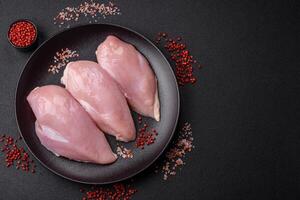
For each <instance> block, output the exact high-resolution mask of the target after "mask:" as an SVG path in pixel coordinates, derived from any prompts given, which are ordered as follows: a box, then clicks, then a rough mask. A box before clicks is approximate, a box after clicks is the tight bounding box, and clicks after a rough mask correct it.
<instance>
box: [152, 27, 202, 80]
mask: <svg viewBox="0 0 300 200" xmlns="http://www.w3.org/2000/svg"><path fill="white" fill-rule="evenodd" d="M162 39H164V40H162ZM155 41H156V43H157V44H159V43H162V44H163V46H164V48H165V49H166V50H167V52H168V53H169V56H170V58H171V60H172V61H173V62H174V63H175V67H176V68H175V75H176V77H177V81H178V84H179V85H181V86H183V85H186V84H194V83H195V82H196V80H197V78H196V77H195V76H194V71H193V65H194V64H195V63H197V61H196V60H195V59H194V58H193V56H192V55H191V54H190V51H189V50H188V49H187V47H186V44H184V43H183V42H182V38H181V37H175V38H174V39H172V38H169V37H168V34H167V33H158V35H157V37H156V39H155ZM163 41H164V42H163Z"/></svg>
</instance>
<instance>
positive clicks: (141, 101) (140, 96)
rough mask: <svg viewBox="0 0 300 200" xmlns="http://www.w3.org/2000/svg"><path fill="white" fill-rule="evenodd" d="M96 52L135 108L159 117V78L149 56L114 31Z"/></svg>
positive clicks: (147, 114) (101, 63)
mask: <svg viewBox="0 0 300 200" xmlns="http://www.w3.org/2000/svg"><path fill="white" fill-rule="evenodd" d="M96 56H97V60H98V63H99V64H100V66H101V67H102V68H103V69H105V70H106V71H107V72H108V73H109V74H110V75H111V76H112V77H113V78H114V79H115V81H116V82H118V84H119V86H120V87H121V90H122V92H123V93H124V95H125V97H126V98H127V100H128V102H129V104H130V106H131V107H132V108H133V110H135V111H136V112H138V113H140V114H142V115H145V116H148V117H152V118H154V119H155V120H156V121H159V120H160V111H159V107H160V106H159V99H158V91H157V80H156V77H155V75H154V73H153V71H152V69H151V67H150V66H149V63H148V61H147V60H146V58H145V57H144V56H143V55H142V54H141V53H140V52H138V51H137V50H136V49H135V47H134V46H132V45H131V44H128V43H126V42H123V41H121V40H120V39H119V38H117V37H115V36H111V35H110V36H108V37H107V38H106V39H105V41H104V42H102V43H101V44H100V45H99V46H98V48H97V51H96Z"/></svg>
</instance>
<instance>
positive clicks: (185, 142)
mask: <svg viewBox="0 0 300 200" xmlns="http://www.w3.org/2000/svg"><path fill="white" fill-rule="evenodd" d="M193 140H194V138H193V135H192V127H191V124H190V123H187V122H186V123H185V124H184V126H183V127H182V129H181V130H180V131H179V136H178V138H177V139H176V140H175V141H174V142H173V143H172V144H171V148H170V149H169V150H168V151H167V152H166V154H165V160H164V161H163V166H162V173H163V175H164V176H163V179H164V180H167V179H168V178H169V176H174V175H176V171H177V169H178V168H180V167H181V166H182V165H184V164H185V163H184V161H183V159H184V157H185V155H186V154H187V153H188V152H191V151H192V149H193V148H194V146H193ZM155 172H158V170H155Z"/></svg>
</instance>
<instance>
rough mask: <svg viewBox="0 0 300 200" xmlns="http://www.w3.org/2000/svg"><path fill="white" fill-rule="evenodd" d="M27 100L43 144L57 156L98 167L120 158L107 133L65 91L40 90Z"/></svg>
mask: <svg viewBox="0 0 300 200" xmlns="http://www.w3.org/2000/svg"><path fill="white" fill-rule="evenodd" d="M27 100H28V102H29V104H30V106H31V108H32V110H33V112H34V114H35V117H36V122H35V129H36V134H37V136H38V138H39V140H40V142H41V143H42V145H43V146H45V147H46V148H47V149H48V150H49V151H51V152H53V153H54V154H55V155H57V156H64V157H67V158H69V159H72V160H76V161H82V162H92V163H98V164H108V163H112V162H114V161H115V160H116V159H117V156H116V155H115V154H114V153H113V152H112V150H111V148H110V146H109V144H108V142H107V140H106V138H105V136H104V134H103V133H102V132H101V131H100V130H99V129H98V128H97V126H96V124H95V123H94V122H93V121H92V119H91V118H90V116H89V115H88V114H87V112H86V111H85V110H84V109H83V108H82V107H81V105H80V104H79V103H78V102H77V101H76V100H75V99H74V98H73V97H72V96H71V94H70V93H69V92H68V91H67V90H66V89H64V88H62V87H59V86H54V85H48V86H43V87H38V88H35V89H34V90H32V91H31V92H30V94H29V95H28V97H27Z"/></svg>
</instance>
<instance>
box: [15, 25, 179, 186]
mask: <svg viewBox="0 0 300 200" xmlns="http://www.w3.org/2000/svg"><path fill="white" fill-rule="evenodd" d="M95 25H100V26H101V25H106V26H114V27H117V28H121V29H125V30H127V31H129V32H132V33H134V34H136V35H138V36H139V37H141V38H142V39H144V40H145V41H146V42H148V43H149V44H150V45H151V46H153V47H154V48H155V49H156V51H158V53H159V54H160V55H161V56H162V57H163V59H164V60H165V61H166V63H167V64H168V67H169V68H170V70H171V74H172V76H173V78H174V80H175V86H176V87H175V88H176V93H177V115H176V118H175V125H174V127H173V129H172V133H171V134H170V137H169V139H168V141H167V143H166V144H165V146H164V147H163V148H162V150H161V151H160V153H159V154H158V155H157V156H156V157H155V158H154V159H153V160H152V161H151V162H149V164H148V165H146V166H144V167H142V168H141V169H140V170H137V171H136V172H134V173H132V174H131V175H128V176H125V177H123V178H121V179H118V180H112V181H106V182H101V183H100V182H89V181H82V180H78V179H75V178H70V177H68V176H65V175H63V174H61V173H59V172H57V171H55V170H54V169H52V168H50V167H49V166H48V165H46V164H45V163H44V162H42V161H41V160H40V159H39V158H38V156H37V155H35V153H34V152H33V151H32V150H31V148H30V147H29V145H28V144H27V142H26V141H25V140H24V139H23V138H24V136H23V134H22V132H21V130H20V126H19V119H18V114H17V110H18V109H17V108H18V105H17V96H18V91H19V90H20V80H21V78H22V76H23V74H24V71H25V70H26V66H27V65H28V63H29V61H30V60H31V58H32V57H33V56H34V55H35V54H36V53H37V52H38V51H39V49H41V48H42V47H43V46H44V45H45V44H46V43H47V42H48V41H50V40H51V39H52V38H54V37H56V36H57V35H60V34H62V33H64V32H68V31H70V30H72V29H76V28H79V27H88V26H95ZM14 105H15V119H16V123H17V128H18V132H19V134H20V136H21V137H22V139H23V142H24V143H25V145H26V147H27V149H28V150H29V151H30V153H31V154H32V155H33V156H34V157H35V159H36V160H38V161H39V163H40V164H41V165H42V166H43V167H45V168H46V169H48V170H49V171H51V172H52V173H54V174H55V175H58V176H60V177H62V178H65V179H67V180H70V181H73V182H77V183H83V184H91V185H106V184H112V183H117V182H121V181H124V180H127V179H129V178H132V177H134V176H136V175H137V174H139V173H141V172H142V171H144V170H146V169H147V168H149V167H150V166H151V165H152V164H153V163H154V162H155V161H157V159H158V158H159V157H160V156H161V155H162V154H163V152H165V150H166V148H167V147H168V146H169V144H170V142H171V140H172V138H173V137H174V133H175V130H176V128H177V126H178V119H179V114H180V94H179V87H178V83H177V78H176V76H175V74H174V71H173V68H172V67H171V65H170V62H169V61H168V59H167V58H166V57H165V55H164V54H163V53H162V51H161V50H160V49H159V48H158V47H157V46H156V45H155V44H154V43H153V42H152V41H151V40H150V39H148V38H147V37H146V36H144V35H142V34H141V33H139V32H137V31H135V30H133V29H131V28H127V27H125V26H122V25H118V24H114V23H94V24H81V25H75V26H72V27H71V28H68V29H65V30H62V31H58V32H57V33H55V34H53V35H52V36H50V37H49V38H48V39H46V40H45V41H44V42H42V43H41V44H40V45H39V46H38V47H37V48H36V49H35V50H34V51H33V52H32V54H31V55H30V56H29V58H28V59H27V61H26V63H25V64H24V66H23V68H22V70H21V73H20V74H19V77H18V81H17V87H16V91H15V102H14Z"/></svg>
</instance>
